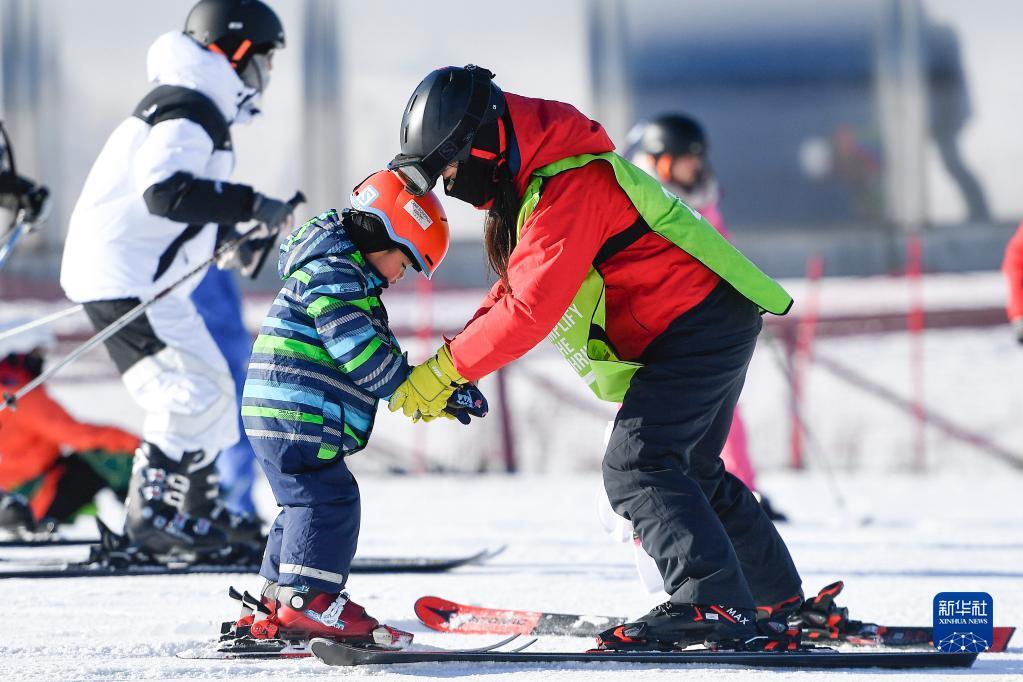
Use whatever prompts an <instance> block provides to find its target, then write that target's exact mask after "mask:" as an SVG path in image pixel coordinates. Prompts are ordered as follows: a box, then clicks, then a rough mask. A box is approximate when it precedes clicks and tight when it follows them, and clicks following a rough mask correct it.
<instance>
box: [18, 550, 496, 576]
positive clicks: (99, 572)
mask: <svg viewBox="0 0 1023 682" xmlns="http://www.w3.org/2000/svg"><path fill="white" fill-rule="evenodd" d="M503 550H504V548H503V547H501V548H499V549H496V550H489V549H488V550H483V551H481V552H477V553H476V554H471V555H469V556H462V557H450V558H432V557H357V558H356V559H355V560H354V561H353V562H352V573H443V572H445V571H450V570H453V569H455V568H459V567H460V566H470V565H473V564H481V563H483V562H485V561H487V560H489V559H491V558H493V557H495V556H497V555H498V554H500V553H501V552H502V551H503ZM258 572H259V563H209V562H197V563H129V564H127V565H122V564H118V563H95V562H94V563H89V562H65V563H61V564H57V565H51V566H45V567H39V566H38V565H36V566H33V565H31V562H28V563H27V565H26V566H24V567H22V568H13V569H9V570H4V571H0V579H4V578H99V577H120V576H140V575H188V574H193V573H258Z"/></svg>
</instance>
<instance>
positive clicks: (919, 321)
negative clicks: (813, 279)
mask: <svg viewBox="0 0 1023 682" xmlns="http://www.w3.org/2000/svg"><path fill="white" fill-rule="evenodd" d="M922 272H923V241H922V240H921V239H920V235H918V234H911V235H909V236H908V238H907V239H906V278H907V283H908V284H909V315H908V317H907V318H906V327H907V330H908V331H909V371H910V385H911V389H910V390H911V395H912V400H913V420H914V422H915V429H914V440H913V463H912V467H913V469H914V470H916V471H924V470H925V469H926V468H927V419H926V417H925V415H924V338H923V331H924V301H923V285H922V279H921V273H922Z"/></svg>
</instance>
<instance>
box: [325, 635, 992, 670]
mask: <svg viewBox="0 0 1023 682" xmlns="http://www.w3.org/2000/svg"><path fill="white" fill-rule="evenodd" d="M309 648H310V649H311V650H312V652H313V655H314V656H316V658H318V659H320V660H321V661H323V662H324V663H326V664H327V665H338V666H358V665H400V664H407V663H453V662H460V663H514V664H519V665H523V664H525V665H529V664H548V663H648V664H654V665H659V666H664V665H738V666H744V667H748V668H798V669H809V670H818V669H831V668H896V669H922V668H969V667H970V666H971V665H973V662H974V661H975V660H976V658H977V654H975V653H954V654H945V653H941V652H937V651H935V652H929V651H892V652H888V651H886V652H879V651H865V652H858V653H846V652H839V651H835V650H834V649H827V648H812V649H801V650H799V651H778V652H761V651H754V652H748V651H708V650H699V651H668V652H659V651H603V650H599V651H598V650H591V651H581V652H561V651H556V652H538V651H537V652H529V651H507V652H506V651H485V652H440V651H410V650H404V651H384V650H380V649H369V648H361V647H354V646H347V645H345V644H338V643H336V642H331V641H330V640H327V639H313V640H312V641H311V642H310V644H309Z"/></svg>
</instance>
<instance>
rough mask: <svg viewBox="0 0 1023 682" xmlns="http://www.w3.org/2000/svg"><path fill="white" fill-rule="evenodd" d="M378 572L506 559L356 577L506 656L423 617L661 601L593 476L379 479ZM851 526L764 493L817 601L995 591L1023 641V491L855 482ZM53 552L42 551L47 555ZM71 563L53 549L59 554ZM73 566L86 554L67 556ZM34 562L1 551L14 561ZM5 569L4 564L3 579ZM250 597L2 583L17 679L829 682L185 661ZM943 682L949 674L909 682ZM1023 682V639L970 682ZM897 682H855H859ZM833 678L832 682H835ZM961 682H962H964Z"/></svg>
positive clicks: (825, 487) (789, 492)
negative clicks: (448, 558) (617, 531)
mask: <svg viewBox="0 0 1023 682" xmlns="http://www.w3.org/2000/svg"><path fill="white" fill-rule="evenodd" d="M361 485H362V491H363V497H364V515H363V534H362V543H361V546H360V552H364V553H365V554H366V555H371V554H372V555H380V554H401V555H408V554H424V555H436V556H441V555H450V554H459V553H462V552H467V551H473V550H476V549H479V548H482V547H497V546H500V545H504V544H507V545H508V548H507V550H506V551H505V552H504V553H503V554H502V555H500V556H499V557H497V558H496V559H494V560H492V561H491V562H490V563H488V564H487V565H485V566H478V567H472V568H463V569H459V570H457V571H455V572H452V573H449V574H444V575H420V576H416V575H392V576H355V577H353V578H352V579H351V581H350V583H349V588H350V590H351V593H352V595H353V597H354V598H355V599H357V600H358V601H359V602H360V603H363V604H364V605H366V606H367V607H368V608H369V609H370V612H371V613H373V614H374V615H376V616H378V617H379V618H382V619H386V620H387V621H388V622H390V623H392V624H394V625H396V626H398V627H401V628H406V629H409V630H412V631H414V632H415V633H416V638H417V641H418V642H422V643H428V644H435V645H441V646H465V645H469V644H474V645H475V644H477V643H483V642H486V641H492V640H496V639H498V638H496V637H494V638H490V637H466V636H462V637H458V636H454V635H447V634H442V633H436V632H432V631H429V630H426V629H424V628H423V627H422V626H421V625H419V623H418V621H417V620H416V619H415V616H414V614H413V611H412V604H413V602H414V601H415V599H416V598H417V597H419V596H421V595H425V594H434V595H439V596H444V597H448V598H450V599H453V600H456V601H465V602H470V603H479V604H484V605H494V606H507V607H520V608H529V609H546V610H555V611H562V612H580V611H582V612H603V613H608V614H622V615H633V616H634V615H639V614H641V613H643V612H645V611H646V610H647V609H648V608H650V607H651V606H652V605H653V604H655V603H657V602H658V601H659V597H658V596H657V595H648V594H646V593H645V592H644V590H643V589H642V587H641V586H640V584H639V581H638V579H637V577H636V574H635V571H634V568H633V566H632V554H631V552H632V550H631V549H630V548H629V547H628V546H626V545H618V544H614V543H613V542H612V541H611V540H610V539H608V538H607V536H605V535H604V533H603V531H602V530H601V529H600V527H599V524H598V522H597V520H596V516H595V512H594V493H595V490H596V489H597V488H598V485H599V482H598V479H597V477H595V476H594V475H592V474H575V475H569V474H559V475H548V476H535V477H534V476H518V477H504V476H485V477H439V476H426V477H387V476H368V475H367V476H363V477H362V478H361ZM840 485H841V488H842V493H843V494H844V496H845V498H846V499H847V500H848V506H849V509H848V510H847V511H846V512H840V511H839V510H837V509H836V508H835V506H834V504H833V502H832V500H833V495H832V494H831V492H830V487H829V484H828V483H827V482H826V481H825V480H824V479H823V478H821V477H819V476H814V475H802V476H800V475H794V474H791V473H780V474H775V475H769V476H765V477H764V482H763V487H764V488H765V489H766V490H767V491H769V492H770V493H771V495H772V499H773V500H775V502H776V503H777V505H778V506H779V507H782V508H784V509H785V511H787V512H789V513H790V514H791V515H792V517H793V521H792V523H790V524H787V525H785V526H784V528H783V533H784V535H785V537H786V539H787V540H788V542H789V543H790V547H791V549H792V552H793V554H794V556H795V559H796V563H797V564H798V565H799V566H800V568H801V571H802V574H803V578H804V581H805V586H806V589H807V591H816V590H817V589H818V588H820V587H821V586H823V585H825V584H827V583H829V582H831V581H833V580H836V579H839V578H842V579H845V580H846V590H845V593H844V594H843V600H842V601H843V603H845V604H847V605H848V606H849V607H850V609H851V612H852V615H853V617H855V618H862V619H866V620H875V621H880V622H884V623H889V624H929V623H930V621H931V602H932V599H933V597H934V595H935V594H936V593H937V592H940V591H955V590H964V591H986V592H989V593H990V594H991V595H992V596H993V597H994V601H995V621H996V622H997V623H998V624H1001V625H1018V626H1023V506H1021V505H1019V504H1018V502H1016V501H1015V500H1018V496H1019V490H1020V486H1021V485H1023V477H1021V476H1019V475H1013V474H1002V475H999V476H997V477H994V476H988V475H986V474H984V473H983V472H978V471H976V470H973V471H969V470H967V471H963V472H955V473H950V474H948V475H930V476H927V477H924V478H921V477H917V476H913V475H908V474H903V475H893V474H861V475H852V476H846V477H843V479H842V480H841V482H840ZM35 551H40V550H35ZM48 551H51V552H52V551H54V550H48ZM64 551H65V552H68V551H70V550H64ZM16 553H17V552H13V551H12V550H2V553H0V556H3V557H11V556H13V555H14V554H16ZM0 565H2V562H0ZM230 584H235V585H237V586H239V587H245V588H248V589H250V590H252V589H258V587H259V585H260V580H259V579H258V578H257V577H255V576H253V577H251V578H246V577H244V576H217V575H210V576H182V577H163V578H153V577H139V578H92V579H62V580H53V581H24V580H8V581H5V582H4V584H3V587H4V590H3V594H4V601H5V608H4V619H3V625H2V626H0V629H2V633H3V634H2V636H0V678H2V679H12V680H14V679H17V680H30V679H31V680H68V679H75V680H78V679H83V680H84V679H90V680H91V679H118V680H120V679H196V678H202V679H208V678H217V679H274V678H284V677H287V678H289V679H307V678H308V679H311V678H314V677H316V678H325V677H332V678H335V679H350V678H358V677H370V678H372V679H376V680H379V679H388V680H389V679H395V680H412V679H435V678H437V679H448V678H453V677H462V676H465V677H468V678H472V679H478V680H485V681H487V682H497V681H498V680H533V679H540V678H541V677H542V678H543V679H545V680H548V681H551V680H558V681H561V680H587V681H592V680H598V681H600V680H608V681H610V680H614V681H615V682H619V681H620V680H623V679H629V680H632V679H679V678H680V677H682V676H683V675H685V676H686V677H687V678H689V679H700V680H702V679H725V678H732V676H735V675H741V676H742V677H741V678H740V679H763V680H768V679H770V680H775V679H810V678H812V677H814V678H815V676H819V675H820V674H821V673H819V672H818V673H813V672H805V671H803V672H798V671H741V672H737V671H735V670H729V669H709V668H694V667H687V668H684V669H670V668H656V667H651V666H624V665H611V664H601V665H599V666H598V665H565V666H556V667H553V668H552V667H549V666H548V667H545V668H539V667H524V668H520V669H515V668H512V667H509V666H506V665H488V666H485V667H480V666H472V665H468V664H445V665H440V664H428V665H417V666H412V667H409V668H398V667H392V668H381V669H375V670H370V669H353V670H347V669H340V668H329V667H327V666H324V665H323V664H321V663H319V662H318V661H315V660H303V661H274V662H225V661H186V660H180V659H177V658H175V657H174V654H175V653H176V652H178V651H181V650H183V649H188V648H191V647H196V646H200V645H202V644H204V643H206V642H208V641H210V640H211V639H212V638H214V637H215V635H216V634H217V632H218V626H219V622H220V621H221V620H225V619H228V618H231V617H233V616H234V615H235V612H236V610H235V607H234V605H233V603H232V602H231V601H230V600H229V599H228V598H227V596H226V594H225V593H226V589H227V586H228V585H230ZM589 643H590V642H589V641H588V640H585V639H574V638H543V639H542V640H541V641H540V642H538V643H537V644H535V645H534V647H535V648H536V649H544V650H554V649H568V650H578V649H583V648H586V647H587V646H588V645H589ZM900 675H902V676H906V677H917V678H920V677H922V676H924V675H926V679H934V678H938V677H940V676H938V675H935V674H933V673H917V674H913V673H901V674H900ZM970 675H971V676H977V677H983V678H984V679H1006V680H1008V679H1020V676H1021V675H1023V637H1021V636H1018V637H1017V640H1016V642H1015V646H1013V647H1012V648H1011V650H1010V652H1008V653H1004V654H985V655H983V656H981V658H980V660H979V661H978V662H977V664H976V666H975V667H974V668H973V670H972V671H971V672H970ZM894 676H895V675H894V674H885V673H882V672H880V671H874V672H856V673H854V672H848V673H841V679H844V680H850V681H851V680H861V679H862V680H865V679H881V678H884V679H892V678H893V677H894ZM830 677H832V676H831V675H829V678H830ZM948 679H963V675H962V674H956V675H951V674H950V675H948Z"/></svg>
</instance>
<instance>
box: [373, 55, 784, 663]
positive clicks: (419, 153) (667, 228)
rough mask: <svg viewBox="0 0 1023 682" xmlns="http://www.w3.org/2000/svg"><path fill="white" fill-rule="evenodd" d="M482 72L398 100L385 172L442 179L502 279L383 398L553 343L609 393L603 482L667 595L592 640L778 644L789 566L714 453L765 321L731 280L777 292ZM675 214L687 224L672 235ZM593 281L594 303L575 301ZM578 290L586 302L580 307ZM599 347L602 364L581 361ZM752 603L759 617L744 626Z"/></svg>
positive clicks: (634, 173)
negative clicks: (763, 612) (458, 328)
mask: <svg viewBox="0 0 1023 682" xmlns="http://www.w3.org/2000/svg"><path fill="white" fill-rule="evenodd" d="M492 77H493V74H491V73H490V72H489V71H487V70H486V69H481V68H479V67H471V66H470V67H466V68H461V69H460V68H453V67H448V68H444V69H438V70H437V71H434V72H432V73H431V74H430V75H428V76H427V78H426V79H425V80H424V81H423V82H422V83H420V85H419V86H418V87H417V89H416V91H415V92H414V93H413V95H412V98H411V99H410V100H409V104H408V106H407V107H406V110H405V114H404V117H403V120H402V128H401V133H400V139H401V145H402V153H401V154H399V155H398V156H397V157H395V159H394V160H393V161H392V162H391V168H392V169H394V170H395V171H396V172H398V173H399V175H401V176H402V177H403V179H404V180H405V182H406V186H407V188H408V189H409V190H410V191H413V192H414V193H422V192H425V191H428V190H429V189H430V187H432V186H433V184H434V183H435V182H436V180H437V179H438V178H440V177H443V181H444V189H445V192H446V193H447V194H448V196H452V197H455V198H457V199H460V200H463V201H466V202H468V203H471V204H473V205H474V206H476V207H477V208H481V209H484V210H486V211H487V214H486V215H487V217H486V222H485V228H484V230H485V243H486V248H487V257H488V260H489V262H490V264H491V266H492V268H493V269H494V271H495V272H496V273H497V274H498V276H499V281H498V282H497V283H496V284H495V285H494V287H493V288H492V289H491V291H490V293H489V295H488V296H487V298H486V300H485V301H484V302H483V304H482V305H481V306H480V308H479V310H478V311H477V312H476V314H475V315H474V316H473V318H472V319H471V320H470V321H469V323H468V324H467V325H466V327H465V329H464V330H463V331H462V332H461V333H459V334H458V335H457V336H456V337H455V338H454V339H452V340H451V341H450V342H449V343H447V344H445V345H443V346H442V347H441V348H440V349H439V350H438V352H437V354H436V355H435V356H434V357H433V358H431V359H430V360H428V361H427V362H425V363H423V364H422V365H419V366H418V367H416V368H414V369H413V371H412V373H411V374H410V376H409V378H408V380H406V382H405V383H404V384H402V385H401V386H399V388H398V389H397V390H396V391H395V394H394V396H392V398H391V401H390V409H391V410H392V411H394V410H397V409H401V410H402V411H404V413H405V414H406V415H407V416H410V417H412V418H413V419H416V418H420V417H422V418H432V417H435V416H439V415H440V414H441V411H442V409H443V404H444V403H445V402H446V400H447V396H448V395H450V392H451V390H452V389H451V387H452V385H458V384H461V383H464V382H467V381H470V380H477V379H479V378H481V377H483V376H485V375H487V374H489V373H490V372H493V371H494V370H496V369H498V368H499V367H501V366H503V365H505V364H508V363H509V362H512V361H513V360H515V359H517V358H518V357H520V356H522V355H523V354H525V353H526V352H527V351H528V350H530V349H531V348H532V347H533V346H535V345H536V344H537V343H539V342H540V341H541V340H542V339H543V338H544V337H545V336H550V338H551V339H552V340H557V341H558V343H557V344H556V345H558V344H560V343H562V342H564V343H565V345H566V347H562V348H561V350H562V351H563V354H564V355H565V356H566V359H568V360H569V362H570V363H571V364H573V366H574V367H575V368H576V370H577V371H578V372H579V373H580V376H581V377H582V378H583V379H584V380H585V381H586V382H587V383H588V384H590V386H591V388H592V389H593V390H594V391H595V392H596V393H597V394H598V396H601V397H603V398H605V399H608V400H621V402H622V407H621V409H620V411H619V413H618V415H617V418H616V421H615V427H614V430H613V433H612V436H611V440H610V443H609V445H608V449H607V452H606V454H605V456H604V463H603V473H604V485H605V489H606V491H607V493H608V497H609V499H610V501H611V503H612V506H613V508H614V509H615V511H616V512H617V513H618V514H619V515H621V516H624V517H625V518H627V519H629V520H630V521H632V523H633V525H634V527H635V529H636V532H637V533H638V535H639V537H640V540H641V541H642V544H643V548H644V549H645V550H646V551H647V553H648V554H650V555H651V556H652V557H653V558H654V560H655V561H656V562H657V566H658V568H659V569H660V572H661V575H662V576H663V577H664V586H665V591H666V592H668V594H669V595H670V596H671V599H670V601H668V602H667V603H665V604H663V605H661V606H659V607H657V608H655V609H654V610H652V611H651V612H650V613H648V614H646V615H645V616H643V617H642V618H640V619H639V620H638V621H637V622H636V623H634V624H633V626H631V627H627V628H621V627H619V628H613V629H611V630H608V631H607V632H605V633H603V634H602V640H603V642H604V644H605V645H606V646H608V647H634V646H642V645H649V646H663V645H665V644H667V645H678V644H683V645H684V644H688V643H693V642H703V641H705V640H715V641H719V642H724V643H726V645H727V643H736V642H739V641H746V640H748V639H749V638H751V637H756V636H757V633H758V632H760V635H761V637H762V638H761V639H758V640H757V641H761V642H766V641H774V644H772V645H771V646H772V647H777V646H779V645H785V646H789V645H792V643H793V641H794V637H795V634H794V633H793V632H792V631H791V630H787V629H786V627H785V625H784V622H785V617H786V614H787V612H791V611H793V610H795V609H796V608H798V607H799V606H800V605H801V604H802V590H801V581H800V578H799V574H798V573H797V571H796V569H795V567H794V565H793V563H792V560H791V557H790V556H789V552H788V550H787V548H786V547H785V544H784V542H783V541H782V539H781V537H780V536H779V535H778V532H777V530H776V529H775V528H774V526H773V524H772V523H771V522H770V520H769V519H768V518H767V517H766V515H765V514H764V512H763V510H762V509H761V507H760V505H759V504H758V503H757V501H756V500H755V499H754V497H753V495H752V493H750V491H749V489H748V488H746V486H744V485H743V484H742V483H741V482H740V481H739V480H738V479H737V478H735V477H734V476H732V475H731V474H728V473H726V472H725V471H724V468H723V466H722V464H721V459H720V457H719V454H720V452H721V448H722V446H723V444H724V441H725V438H726V437H727V434H728V429H729V426H730V424H731V421H732V411H733V409H734V407H735V404H736V401H737V400H738V397H739V393H740V391H741V388H742V383H743V380H744V378H745V373H746V367H747V365H748V363H749V359H750V357H751V355H752V352H753V348H754V345H755V342H756V336H757V334H758V333H759V331H760V329H761V326H762V321H761V319H760V314H759V312H760V311H759V309H758V307H757V305H754V303H753V302H752V301H751V300H750V298H749V297H747V296H746V295H742V294H740V293H739V292H738V290H737V289H736V288H735V287H733V286H732V285H731V284H730V282H733V281H734V282H735V286H736V287H742V288H743V289H744V291H746V292H749V294H750V296H752V297H755V298H759V299H761V300H764V301H765V304H764V306H763V307H764V308H765V309H771V308H774V312H779V313H783V312H785V311H786V310H787V307H788V305H791V299H790V298H789V297H788V295H787V294H785V292H784V290H782V289H780V287H777V285H776V283H774V282H773V281H771V280H770V279H769V278H767V277H766V276H765V275H763V273H761V272H760V271H759V270H757V269H756V268H755V266H753V265H752V264H751V263H749V262H748V261H747V260H745V258H744V257H742V256H741V254H738V252H737V251H735V250H734V248H733V247H731V246H730V245H729V244H728V243H727V241H726V240H724V239H723V238H721V237H720V235H718V234H717V232H716V231H714V229H713V228H712V227H710V226H709V225H707V224H706V223H705V221H703V220H702V218H701V217H700V216H699V214H698V213H696V212H695V211H693V210H692V209H691V208H689V207H686V206H685V205H684V204H681V202H679V200H678V199H677V198H676V197H672V196H670V195H667V194H666V193H664V192H663V191H662V190H661V188H660V187H659V186H658V185H657V183H656V182H654V181H653V180H652V179H651V178H649V176H647V175H646V174H644V173H643V172H642V171H640V170H639V169H637V168H635V166H632V165H631V164H628V162H626V161H625V160H624V159H622V158H621V157H618V156H616V155H613V154H610V152H612V150H613V149H614V145H613V144H612V142H611V140H610V138H609V137H608V136H607V134H606V133H605V132H604V129H603V128H602V127H601V126H600V124H599V123H597V122H595V121H592V120H590V119H588V118H587V117H585V116H583V115H582V114H580V113H579V112H578V111H577V110H576V109H575V108H574V107H572V106H570V105H568V104H563V103H560V102H553V101H546V100H540V99H534V98H529V97H522V96H519V95H514V94H511V93H504V92H502V91H501V90H500V89H499V88H497V86H496V85H494V84H493V83H492V81H491V78H492ZM582 155H599V157H590V156H582ZM555 162H557V163H555ZM552 164H553V165H552ZM619 174H621V175H619ZM639 178H642V179H639ZM541 186H542V192H540V191H539V189H538V188H539V187H541ZM651 186H652V188H651ZM630 192H631V193H632V194H630ZM666 197H667V198H666ZM683 214H684V215H683ZM690 214H691V216H692V217H688V216H689V215H690ZM664 216H675V218H672V219H670V220H667V219H665V218H664ZM672 220H674V221H675V222H677V223H681V224H684V225H685V226H686V231H685V233H684V234H679V233H678V232H672V231H671V228H672V225H671V224H670V223H671V221H672ZM655 230H664V232H658V233H656V234H655V233H654V231H655ZM665 235H668V236H665ZM680 242H681V243H686V244H688V245H689V246H688V248H691V249H692V250H693V251H696V252H698V253H701V254H703V256H704V257H705V258H707V259H708V261H715V263H716V264H717V265H721V259H724V260H729V259H731V262H732V263H733V264H734V265H735V266H736V269H735V270H730V269H729V267H725V266H721V267H719V270H718V271H719V272H721V273H722V274H721V276H719V275H718V274H715V271H712V270H711V269H710V267H707V266H704V265H703V264H702V263H701V262H700V261H697V260H696V258H694V257H693V256H691V255H690V253H689V252H687V250H686V249H685V248H681V247H680ZM594 272H597V273H598V274H599V278H597V282H598V284H599V285H602V287H603V289H602V291H603V292H604V295H603V296H602V297H600V298H599V299H597V298H596V297H595V296H590V295H583V291H584V289H585V288H586V287H587V283H588V282H592V281H594ZM737 273H738V274H737ZM726 274H727V277H726ZM723 278H727V280H728V281H725V279H723ZM753 280H755V281H756V282H757V284H756V285H753V286H748V284H749V282H750V281H753ZM779 291H780V294H781V297H782V298H783V299H784V304H783V305H778V299H777V297H776V294H777V293H778V292H779ZM767 298H771V299H772V302H771V303H768V302H767V301H766V299H767ZM584 299H585V302H592V303H594V305H595V307H593V308H590V307H586V308H585V311H586V312H584V308H583V307H582V306H579V305H578V304H579V303H580V302H583V300H584ZM591 314H592V317H591ZM601 314H602V317H603V319H602V320H601V319H600V317H601ZM579 319H582V320H583V324H582V325H581V326H577V324H576V323H577V322H578V320H579ZM591 322H592V324H591ZM598 322H602V324H598ZM580 328H581V329H582V330H583V332H584V334H585V333H587V332H588V333H589V334H590V336H589V340H588V341H586V342H585V343H586V346H585V348H584V349H582V350H578V349H579V348H580V347H579V346H577V345H573V344H572V343H570V341H571V340H572V338H574V337H571V335H572V334H574V333H575V332H576V331H578V330H579V329H580ZM594 330H596V331H594ZM598 332H599V334H598ZM595 335H597V336H599V338H597V336H595ZM597 356H599V357H600V358H611V360H610V361H607V362H605V361H604V360H600V362H593V361H591V360H596V359H597ZM623 361H624V362H623ZM630 362H631V363H634V364H631V365H630V364H629V363H630ZM602 368H603V369H602ZM616 373H617V374H616ZM622 377H631V378H627V379H623V378H622ZM757 606H763V607H765V608H766V609H767V611H768V612H770V613H772V617H770V618H766V619H764V620H762V621H759V622H756V624H755V620H756V618H755V608H756V607H757ZM711 613H712V614H714V615H713V616H712V617H707V616H708V614H711ZM626 633H627V636H626ZM779 639H780V640H782V642H779V641H777V640H779Z"/></svg>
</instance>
